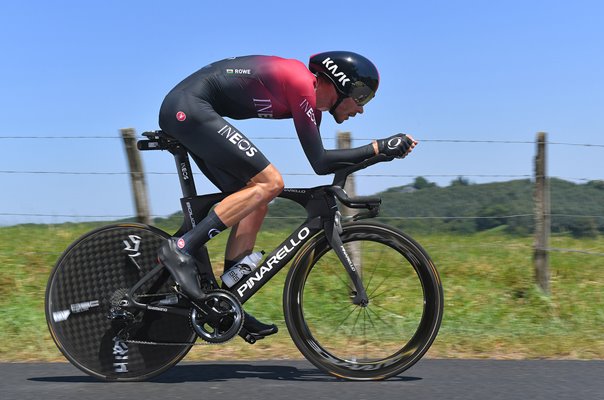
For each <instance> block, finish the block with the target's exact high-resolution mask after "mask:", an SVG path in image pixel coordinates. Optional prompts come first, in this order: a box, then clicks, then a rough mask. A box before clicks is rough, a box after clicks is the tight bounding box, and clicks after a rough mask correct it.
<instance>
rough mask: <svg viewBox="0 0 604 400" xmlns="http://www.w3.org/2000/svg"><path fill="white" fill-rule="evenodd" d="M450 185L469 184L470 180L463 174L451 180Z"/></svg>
mask: <svg viewBox="0 0 604 400" xmlns="http://www.w3.org/2000/svg"><path fill="white" fill-rule="evenodd" d="M451 186H470V180H469V179H467V178H464V177H463V176H460V177H458V178H457V179H455V180H453V181H451Z"/></svg>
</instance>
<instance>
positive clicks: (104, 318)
mask: <svg viewBox="0 0 604 400" xmlns="http://www.w3.org/2000/svg"><path fill="white" fill-rule="evenodd" d="M168 237H169V235H168V234H167V233H165V232H162V231H160V230H158V229H155V228H152V227H149V226H146V225H139V224H122V225H111V226H107V227H103V228H100V229H97V230H95V231H92V232H90V233H88V234H86V235H84V236H83V237H81V238H80V239H78V240H77V241H76V242H74V243H73V244H72V245H71V246H70V247H69V248H68V249H67V250H66V251H65V252H64V253H63V255H62V256H61V258H60V259H59V260H58V262H57V264H56V266H55V267H54V269H53V271H52V273H51V275H50V278H49V281H48V285H47V289H46V303H45V311H46V320H47V323H48V328H49V330H50V333H51V336H52V338H53V340H54V341H55V343H56V345H57V347H58V348H59V350H61V352H62V353H63V355H65V357H66V358H67V359H68V360H69V361H70V362H71V363H72V364H74V365H75V366H76V367H78V368H80V369H81V370H82V371H84V372H86V373H87V374H90V375H92V376H95V377H97V378H100V379H103V380H119V381H136V380H145V379H148V378H150V377H152V376H155V375H157V374H159V373H161V372H163V371H165V370H166V369H168V368H170V367H171V366H173V365H174V364H176V363H177V362H178V361H180V360H181V359H182V358H183V357H184V356H185V355H186V354H187V352H188V351H189V349H190V348H191V345H192V344H193V343H194V342H195V339H196V335H195V333H194V332H193V331H192V330H191V328H190V325H189V321H188V318H187V317H183V316H177V315H173V314H168V313H162V312H154V311H143V310H120V309H119V303H120V298H121V297H123V294H124V293H126V291H127V288H130V287H132V286H133V285H134V284H135V283H136V282H138V281H139V280H140V278H141V277H142V276H144V275H145V274H146V273H147V272H149V271H151V269H153V268H156V267H157V261H156V260H157V249H158V248H159V246H160V245H161V243H162V242H163V241H164V240H166V239H167V238H168ZM173 285H174V282H173V280H172V279H171V278H170V277H169V274H166V273H159V274H157V275H156V277H155V278H153V279H151V280H150V281H149V282H147V283H146V284H145V285H144V286H143V287H142V288H141V292H143V293H144V294H146V295H153V294H158V295H159V296H160V297H161V296H162V294H170V293H171V287H172V286H173ZM170 295H171V296H172V298H173V297H174V295H173V294H170ZM116 307H118V309H117V310H118V311H120V313H121V314H120V313H116V312H115V310H116ZM116 314H119V315H122V314H123V318H118V319H116V318H115V315H116ZM110 315H113V316H114V319H110V318H108V317H109V316H110ZM124 329H127V331H128V336H129V337H128V338H129V339H136V340H139V341H149V342H151V341H152V342H172V343H187V344H186V345H182V346H156V345H149V344H137V343H128V342H127V341H126V340H124V336H123V335H121V334H120V333H123V332H124ZM189 343H190V344H189Z"/></svg>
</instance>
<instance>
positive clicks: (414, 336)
mask: <svg viewBox="0 0 604 400" xmlns="http://www.w3.org/2000/svg"><path fill="white" fill-rule="evenodd" d="M144 135H145V136H146V139H144V140H140V141H138V148H139V149H140V150H167V151H169V152H170V153H171V154H172V155H173V156H174V159H175V161H176V166H177V170H178V176H179V179H180V184H181V188H182V192H183V197H182V198H181V207H182V211H183V216H184V221H183V223H182V226H181V227H180V229H179V230H178V231H177V232H175V233H174V236H180V235H182V234H183V233H184V232H186V231H188V230H190V229H191V228H192V227H194V226H195V225H196V224H197V223H199V221H201V220H202V219H203V218H204V217H205V216H206V215H207V213H208V212H209V211H210V210H211V208H212V207H213V206H214V205H215V204H217V203H218V202H220V201H221V200H222V199H224V198H225V197H226V196H227V195H228V194H227V193H217V194H209V195H202V196H198V195H197V191H196V188H195V183H194V179H193V174H192V171H191V165H190V161H189V154H188V152H187V150H186V149H185V148H184V147H183V146H182V145H181V144H180V143H179V142H178V141H176V140H175V139H173V138H171V137H170V136H168V135H167V134H165V133H164V132H162V131H154V132H146V133H145V134H144ZM390 160H392V158H389V157H386V156H383V155H377V156H375V157H373V158H370V159H368V160H365V161H364V162H361V163H359V164H356V165H350V166H346V167H344V168H342V169H340V170H338V171H336V172H335V176H334V180H333V184H332V185H325V186H318V187H314V188H303V189H284V190H283V192H282V193H281V195H280V197H281V198H284V199H288V200H291V201H294V202H296V203H298V204H300V205H301V206H303V207H304V208H305V210H306V213H307V217H306V220H305V221H304V222H303V223H302V224H301V225H300V226H299V227H298V228H296V229H295V230H294V232H293V233H291V235H289V236H288V237H287V238H286V239H285V240H284V241H283V242H282V243H281V244H280V245H279V246H277V248H276V249H274V250H273V251H272V252H270V253H269V254H268V255H267V256H266V257H265V258H264V260H263V261H262V262H261V263H260V264H259V265H258V267H257V268H256V269H254V270H253V271H252V272H251V273H250V274H249V275H247V276H245V277H244V278H243V279H241V280H240V281H239V282H237V283H236V284H235V285H234V286H233V287H231V288H228V289H221V288H220V287H221V286H220V284H219V281H218V279H216V277H215V275H214V273H213V270H212V266H211V263H210V257H209V255H208V250H207V248H206V247H205V246H203V247H201V248H200V249H199V250H198V251H197V252H196V253H195V254H194V257H195V258H196V261H197V265H198V272H199V284H200V285H201V288H202V291H203V293H204V297H203V298H202V299H198V300H196V301H195V302H192V301H190V299H189V298H187V296H186V295H185V294H184V293H182V291H180V290H179V286H178V285H176V284H175V282H174V280H173V279H172V277H171V276H170V274H169V272H168V271H167V269H165V268H164V267H162V266H161V264H159V263H158V261H157V253H158V249H159V248H160V246H161V245H162V244H163V243H164V241H166V240H168V239H169V238H170V237H171V236H172V235H170V234H168V233H166V232H164V231H162V230H159V229H157V228H154V227H151V226H148V225H143V224H138V223H119V224H113V225H109V226H105V227H102V228H99V229H96V230H94V231H92V232H89V233H87V234H85V235H84V236H82V237H81V238H79V239H78V240H76V241H75V242H74V243H73V244H72V245H71V246H69V248H68V249H67V250H65V252H64V253H63V254H62V255H61V257H60V258H59V260H58V262H57V264H56V266H55V267H54V269H53V270H52V272H51V275H50V278H49V281H48V285H47V289H46V299H45V300H46V301H45V311H46V319H47V322H48V327H49V330H50V333H51V336H52V338H53V339H54V341H55V343H56V345H57V347H58V348H59V350H60V351H61V352H62V353H63V355H64V356H65V357H66V358H67V359H68V360H69V361H70V362H71V363H72V364H73V365H75V366H76V367H78V368H79V369H81V370H82V371H84V372H86V373H87V374H90V375H92V376H95V377H97V378H100V379H103V380H117V381H139V380H146V379H149V378H151V377H153V376H156V375H158V374H160V373H162V372H164V371H165V370H167V369H168V368H170V367H172V366H174V365H175V364H177V363H178V362H179V361H180V360H181V359H182V358H183V357H184V356H185V355H186V354H187V352H188V351H189V350H190V349H191V347H192V346H193V345H196V344H199V343H196V342H197V339H198V338H200V339H201V340H202V341H201V342H200V343H223V342H227V341H228V340H230V339H232V338H233V337H235V336H236V335H238V334H239V335H240V336H242V337H243V338H244V339H245V340H246V341H248V342H250V343H253V342H254V341H255V340H257V339H258V337H257V336H255V335H254V334H253V333H251V332H247V331H246V330H245V328H244V327H243V322H244V318H245V314H244V313H243V310H242V304H244V303H245V302H246V301H247V300H248V299H249V298H250V297H252V296H253V295H254V294H255V293H257V292H258V290H259V289H260V288H261V287H263V286H264V285H265V284H266V283H268V282H269V281H270V280H271V278H273V277H274V276H275V274H277V273H278V272H279V271H280V270H281V269H282V268H283V267H285V266H286V265H287V264H288V263H289V262H290V261H291V267H290V269H289V272H288V274H287V277H286V280H285V287H284V290H283V313H284V318H285V323H286V325H287V328H288V331H289V334H290V336H291V338H292V340H293V342H294V343H295V344H296V346H297V348H298V349H299V350H300V352H301V353H302V354H303V355H304V356H305V357H306V358H307V359H308V360H309V361H310V362H311V363H313V364H314V365H315V366H317V367H318V368H319V369H321V370H323V371H325V372H327V373H329V374H332V375H335V376H337V377H341V378H346V379H351V380H377V379H385V378H388V377H392V376H394V375H397V374H400V373H401V372H403V371H405V370H406V369H407V368H409V367H411V366H412V365H413V364H414V363H416V362H417V361H418V360H419V359H420V358H421V357H422V356H423V355H424V354H425V353H426V351H427V350H428V349H429V347H430V346H431V344H432V343H433V341H434V339H435V338H436V335H437V333H438V329H439V327H440V323H441V319H442V315H443V289H442V285H441V281H440V278H439V275H438V272H437V270H436V267H435V266H434V264H433V262H432V261H431V259H430V257H429V256H428V254H427V253H426V252H425V251H424V249H423V248H422V247H421V246H420V245H419V244H418V243H417V242H415V241H414V240H413V239H412V238H411V237H410V236H409V235H407V234H405V233H403V232H401V231H399V230H398V229H395V228H393V227H391V226H388V225H385V224H383V223H379V222H377V221H375V220H372V218H373V217H375V216H377V215H378V210H379V207H380V204H381V199H380V198H379V197H354V198H351V197H349V196H348V195H347V194H346V192H345V191H344V190H343V187H344V184H345V182H346V179H347V177H348V176H349V175H350V174H352V173H353V172H355V171H359V170H361V169H364V168H366V167H368V166H370V165H373V164H376V163H378V162H381V161H390ZM339 205H344V206H347V207H349V208H351V209H359V210H362V211H360V212H359V213H358V214H356V215H355V216H354V217H353V218H351V220H350V221H346V222H343V218H342V217H341V214H340V211H339Z"/></svg>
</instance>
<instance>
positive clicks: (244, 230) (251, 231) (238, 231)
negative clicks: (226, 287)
mask: <svg viewBox="0 0 604 400" xmlns="http://www.w3.org/2000/svg"><path fill="white" fill-rule="evenodd" d="M267 211H268V206H266V205H265V206H260V207H258V208H257V209H255V210H254V211H252V212H251V213H250V214H249V215H248V216H247V217H245V218H243V219H242V220H241V221H239V222H238V223H237V224H235V225H233V226H232V227H231V233H230V234H229V240H228V241H227V245H226V250H225V253H224V260H225V261H224V262H225V264H224V268H225V271H226V270H227V269H229V268H230V267H231V266H232V265H233V263H235V262H237V260H240V259H242V258H243V257H245V256H247V255H248V254H251V253H252V251H253V249H254V245H255V244H256V237H257V236H258V232H259V231H260V228H261V226H262V223H263V222H264V217H265V216H266V213H267ZM229 264H230V265H229Z"/></svg>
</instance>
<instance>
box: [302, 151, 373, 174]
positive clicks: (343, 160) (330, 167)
mask: <svg viewBox="0 0 604 400" xmlns="http://www.w3.org/2000/svg"><path fill="white" fill-rule="evenodd" d="M375 154H376V153H375V148H374V146H373V143H371V144H368V145H365V146H361V147H355V148H352V149H337V150H323V151H322V152H320V153H319V154H315V155H308V156H309V160H310V163H311V165H312V167H313V170H314V171H315V172H316V173H317V174H319V175H325V174H329V173H331V172H333V171H335V170H336V169H339V168H342V167H345V166H348V165H354V164H358V163H360V162H361V161H364V160H366V159H368V158H370V157H373V156H374V155H375Z"/></svg>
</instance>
